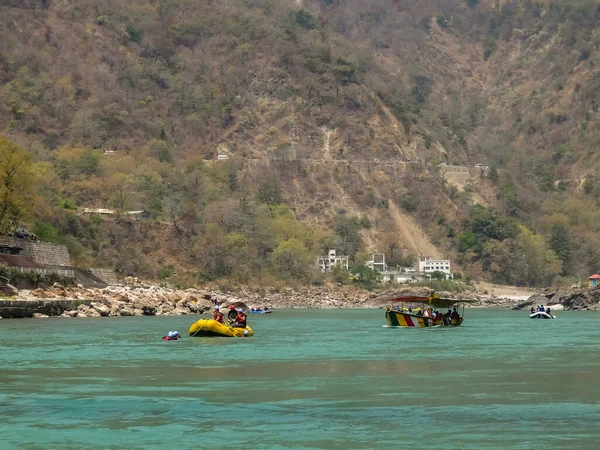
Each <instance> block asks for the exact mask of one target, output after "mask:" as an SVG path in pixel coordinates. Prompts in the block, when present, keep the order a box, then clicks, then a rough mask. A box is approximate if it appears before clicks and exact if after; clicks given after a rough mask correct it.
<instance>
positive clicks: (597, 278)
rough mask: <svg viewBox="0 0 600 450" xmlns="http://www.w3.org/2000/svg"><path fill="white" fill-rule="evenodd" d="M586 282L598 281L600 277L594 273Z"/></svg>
mask: <svg viewBox="0 0 600 450" xmlns="http://www.w3.org/2000/svg"><path fill="white" fill-rule="evenodd" d="M588 280H600V275H598V274H597V273H595V274H594V275H592V276H591V277H588Z"/></svg>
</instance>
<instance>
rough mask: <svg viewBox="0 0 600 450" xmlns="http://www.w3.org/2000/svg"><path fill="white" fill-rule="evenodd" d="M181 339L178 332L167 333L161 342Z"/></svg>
mask: <svg viewBox="0 0 600 450" xmlns="http://www.w3.org/2000/svg"><path fill="white" fill-rule="evenodd" d="M179 338H181V335H180V334H179V331H169V332H168V333H167V335H166V336H163V341H176V340H177V339H179Z"/></svg>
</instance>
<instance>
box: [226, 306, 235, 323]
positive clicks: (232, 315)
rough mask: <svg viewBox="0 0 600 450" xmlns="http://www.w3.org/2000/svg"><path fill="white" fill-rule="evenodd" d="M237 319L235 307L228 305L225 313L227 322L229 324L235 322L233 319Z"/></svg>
mask: <svg viewBox="0 0 600 450" xmlns="http://www.w3.org/2000/svg"><path fill="white" fill-rule="evenodd" d="M236 317H237V311H236V309H235V305H229V312H228V313H227V320H228V321H229V323H233V322H235V318H236Z"/></svg>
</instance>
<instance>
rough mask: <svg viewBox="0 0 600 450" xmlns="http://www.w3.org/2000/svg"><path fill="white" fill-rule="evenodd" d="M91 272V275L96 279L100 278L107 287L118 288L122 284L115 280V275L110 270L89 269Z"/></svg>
mask: <svg viewBox="0 0 600 450" xmlns="http://www.w3.org/2000/svg"><path fill="white" fill-rule="evenodd" d="M90 270H91V271H92V275H94V276H95V277H96V278H100V279H101V280H102V281H104V282H105V283H106V284H108V285H109V286H118V285H121V284H123V283H121V282H120V281H119V279H118V278H117V274H116V273H115V271H114V270H112V269H90Z"/></svg>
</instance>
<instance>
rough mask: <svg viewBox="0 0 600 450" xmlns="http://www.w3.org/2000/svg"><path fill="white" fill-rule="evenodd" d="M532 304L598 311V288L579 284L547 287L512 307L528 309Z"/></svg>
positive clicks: (599, 297)
mask: <svg viewBox="0 0 600 450" xmlns="http://www.w3.org/2000/svg"><path fill="white" fill-rule="evenodd" d="M534 305H545V306H549V307H550V308H551V309H564V310H567V311H600V289H599V288H598V287H594V288H591V287H580V286H571V287H562V288H548V289H545V290H544V291H541V292H538V293H536V294H534V295H532V296H531V297H529V298H528V299H527V300H525V301H523V302H519V303H518V304H517V305H515V306H514V307H513V309H529V308H530V307H531V306H534Z"/></svg>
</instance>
